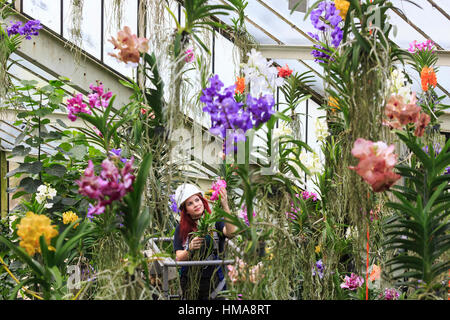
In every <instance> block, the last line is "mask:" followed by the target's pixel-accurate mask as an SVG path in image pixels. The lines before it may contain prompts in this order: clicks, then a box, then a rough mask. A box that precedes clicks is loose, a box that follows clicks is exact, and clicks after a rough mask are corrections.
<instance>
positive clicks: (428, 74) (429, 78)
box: [420, 66, 437, 91]
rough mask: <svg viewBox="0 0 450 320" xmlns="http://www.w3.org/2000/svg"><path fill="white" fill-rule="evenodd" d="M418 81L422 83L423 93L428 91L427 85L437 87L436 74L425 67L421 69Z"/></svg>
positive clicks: (431, 69)
mask: <svg viewBox="0 0 450 320" xmlns="http://www.w3.org/2000/svg"><path fill="white" fill-rule="evenodd" d="M420 80H421V82H422V90H423V91H428V89H429V87H428V85H431V86H432V87H436V86H437V78H436V73H435V72H434V69H433V68H429V67H427V66H425V67H423V69H422V71H421V72H420Z"/></svg>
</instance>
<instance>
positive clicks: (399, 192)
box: [384, 132, 450, 291]
mask: <svg viewBox="0 0 450 320" xmlns="http://www.w3.org/2000/svg"><path fill="white" fill-rule="evenodd" d="M397 135H398V137H399V138H400V139H401V140H403V141H404V142H405V144H406V145H407V146H408V147H409V148H410V150H411V151H412V152H413V153H414V155H415V156H416V157H417V160H418V163H419V164H420V166H419V167H418V168H415V167H414V166H397V169H398V171H399V172H400V174H401V175H402V176H403V177H404V178H405V180H406V185H405V186H397V187H395V190H394V191H393V194H394V195H395V197H396V198H397V199H398V200H399V201H398V202H389V203H388V204H387V205H388V206H389V207H390V208H393V209H395V210H396V211H397V213H396V214H395V215H394V216H392V217H391V218H389V219H388V220H387V221H386V224H385V227H384V228H385V230H386V236H387V239H388V240H387V241H386V242H385V243H384V247H385V248H386V250H397V249H399V250H400V251H399V252H400V253H399V254H398V255H396V256H395V257H394V258H392V259H391V260H390V261H388V263H387V265H388V266H392V270H391V272H394V273H395V271H403V272H401V273H399V274H398V275H394V276H393V278H394V279H401V278H407V279H408V280H407V281H404V282H403V284H406V285H412V284H416V285H417V282H415V280H421V281H423V283H424V284H425V287H424V290H425V291H429V290H432V289H433V288H434V285H436V281H437V280H438V279H439V276H440V275H441V274H442V273H443V272H447V270H448V269H449V268H450V261H445V260H444V261H440V258H441V257H442V256H443V255H444V253H446V252H447V251H448V249H449V248H450V235H449V233H448V231H449V229H450V223H449V221H448V216H449V208H450V202H449V200H450V194H449V193H448V190H449V189H450V186H449V182H450V175H445V174H444V175H442V172H443V171H444V169H445V168H446V167H447V166H448V165H450V152H447V150H448V148H449V146H450V141H448V142H447V143H446V145H445V147H444V148H443V149H442V151H441V152H440V154H439V155H438V156H436V157H435V156H434V150H433V146H432V145H430V146H429V150H430V151H429V152H430V155H427V154H426V153H425V152H424V151H423V150H422V149H421V146H420V145H419V144H418V143H417V142H416V138H415V137H414V136H411V135H408V133H405V132H397Z"/></svg>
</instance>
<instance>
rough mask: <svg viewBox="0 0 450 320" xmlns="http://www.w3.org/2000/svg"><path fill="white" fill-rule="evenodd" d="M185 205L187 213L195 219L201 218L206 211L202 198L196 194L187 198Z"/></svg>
mask: <svg viewBox="0 0 450 320" xmlns="http://www.w3.org/2000/svg"><path fill="white" fill-rule="evenodd" d="M185 205H186V213H187V214H189V215H190V216H191V218H192V219H193V220H198V219H200V218H201V216H202V215H203V211H205V207H204V206H203V202H202V200H201V199H200V197H199V196H198V195H196V194H195V195H193V196H191V197H189V198H188V199H187V200H186V202H185Z"/></svg>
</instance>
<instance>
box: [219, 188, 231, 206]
mask: <svg viewBox="0 0 450 320" xmlns="http://www.w3.org/2000/svg"><path fill="white" fill-rule="evenodd" d="M219 194H220V204H221V205H222V208H223V210H225V211H229V210H230V208H229V207H228V196H227V189H225V188H224V187H221V188H220V190H219Z"/></svg>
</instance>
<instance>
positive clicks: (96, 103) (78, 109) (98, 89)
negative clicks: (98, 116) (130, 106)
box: [67, 82, 112, 121]
mask: <svg viewBox="0 0 450 320" xmlns="http://www.w3.org/2000/svg"><path fill="white" fill-rule="evenodd" d="M89 88H90V89H91V90H92V93H91V94H89V95H88V99H89V107H88V106H87V105H86V104H85V103H84V102H83V95H82V94H81V93H78V94H76V95H74V97H73V98H71V99H68V100H67V109H68V110H69V114H68V115H67V117H68V118H69V119H70V120H71V121H75V120H77V116H76V115H77V114H78V113H86V114H92V112H91V109H92V108H96V107H100V106H102V107H107V106H108V103H109V99H111V97H112V92H111V91H108V92H104V89H103V84H102V83H101V82H100V83H98V85H97V86H94V84H91V85H90V86H89Z"/></svg>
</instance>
